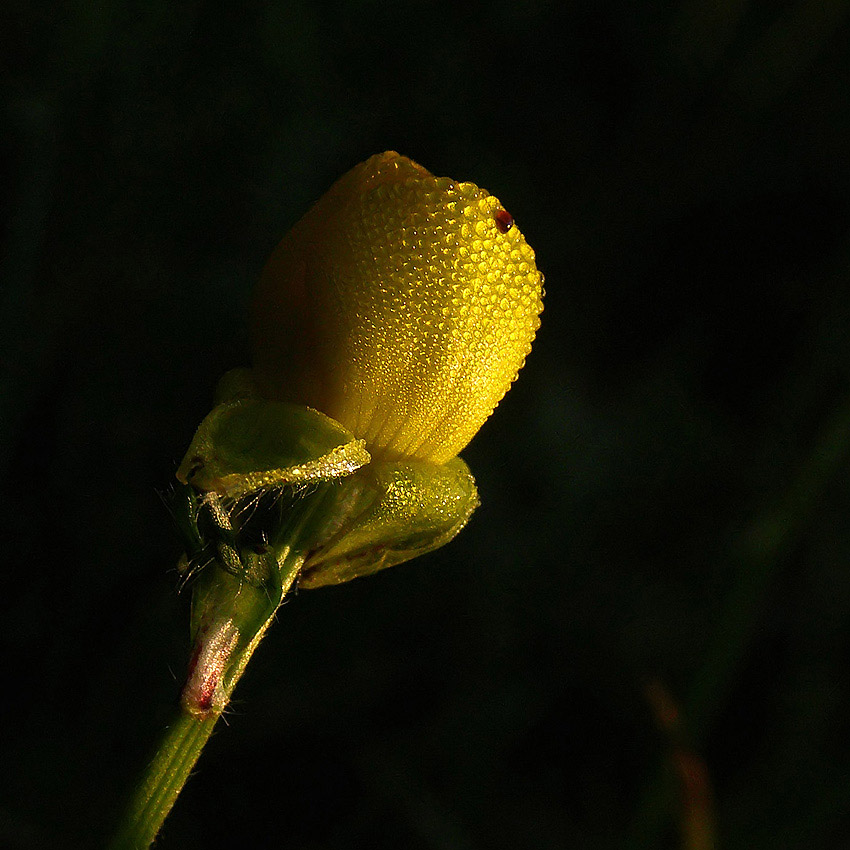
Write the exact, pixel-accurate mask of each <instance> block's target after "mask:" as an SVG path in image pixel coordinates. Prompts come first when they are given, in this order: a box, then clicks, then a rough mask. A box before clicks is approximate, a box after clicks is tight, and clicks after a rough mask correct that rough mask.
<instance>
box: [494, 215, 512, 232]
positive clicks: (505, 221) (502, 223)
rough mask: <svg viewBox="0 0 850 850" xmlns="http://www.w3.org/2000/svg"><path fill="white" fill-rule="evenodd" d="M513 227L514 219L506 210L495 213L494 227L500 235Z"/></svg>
mask: <svg viewBox="0 0 850 850" xmlns="http://www.w3.org/2000/svg"><path fill="white" fill-rule="evenodd" d="M513 226H514V217H513V216H512V215H511V214H510V213H509V212H508V211H507V210H499V211H498V212H497V213H496V227H497V228H498V230H499V232H500V233H507V232H508V231H509V230H510V229H511V228H512V227H513Z"/></svg>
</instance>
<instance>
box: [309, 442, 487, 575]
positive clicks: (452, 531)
mask: <svg viewBox="0 0 850 850" xmlns="http://www.w3.org/2000/svg"><path fill="white" fill-rule="evenodd" d="M335 490H336V493H335V496H336V500H337V502H336V507H335V510H334V511H333V514H334V517H335V519H336V527H332V526H330V525H328V526H326V527H325V529H324V534H325V537H324V542H322V543H321V544H320V545H318V546H317V548H316V549H315V550H314V551H313V553H312V554H311V555H310V556H309V557H308V559H307V561H306V563H305V565H304V568H303V570H302V573H301V578H300V579H299V587H303V588H314V587H322V586H324V585H330V584H340V583H342V582H346V581H350V580H351V579H353V578H357V577H359V576H364V575H369V574H371V573H375V572H378V570H383V569H385V568H386V567H391V566H393V565H395V564H400V563H402V562H404V561H407V560H410V559H411V558H415V557H416V556H417V555H422V554H425V553H426V552H431V551H433V550H434V549H437V548H439V547H440V546H442V545H444V544H445V543H448V542H449V540H451V539H452V538H453V537H454V536H455V535H456V534H457V533H458V532H459V531H460V530H461V529H462V528H463V527H464V526H465V525H466V523H467V522H468V520H469V518H470V516H471V515H472V513H473V511H474V510H475V509H476V508H477V507H478V504H479V500H478V491H477V489H476V487H475V479H474V478H473V477H472V474H471V473H470V471H469V467H467V465H466V464H465V463H464V462H463V460H461V459H460V458H459V457H456V458H453V459H452V460H450V461H448V462H447V463H445V464H433V463H427V462H425V461H393V462H372V463H370V464H369V465H368V466H364V467H363V468H362V469H360V470H358V471H357V472H356V473H355V474H354V475H352V476H351V477H350V478H347V479H345V481H344V482H341V483H340V485H339V486H337V487H335Z"/></svg>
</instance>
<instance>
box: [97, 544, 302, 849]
mask: <svg viewBox="0 0 850 850" xmlns="http://www.w3.org/2000/svg"><path fill="white" fill-rule="evenodd" d="M303 562H304V558H303V556H302V555H301V554H300V553H299V552H297V551H293V550H290V549H288V548H287V550H286V551H285V555H284V557H282V558H281V561H280V584H279V585H277V587H276V590H277V592H276V593H275V595H274V597H272V598H271V599H270V598H269V595H268V593H267V590H268V588H267V587H266V588H262V592H260V593H253V594H252V593H251V592H250V591H249V589H248V588H243V587H240V588H239V590H238V591H237V592H236V595H235V597H234V606H235V607H237V608H238V610H237V611H236V612H235V614H234V615H233V616H232V617H231V616H227V614H226V613H220V614H219V624H218V626H214V627H209V626H208V627H206V628H204V629H202V630H201V631H200V634H199V635H198V638H197V643H196V646H195V650H194V652H193V656H192V661H191V662H190V665H189V673H188V678H187V681H186V685H185V686H184V688H183V694H182V697H181V704H180V709H179V712H178V714H177V716H176V718H175V720H174V721H173V722H172V723H171V724H170V725H169V727H168V728H167V729H166V731H165V734H164V736H163V738H162V740H161V742H160V744H159V747H158V748H157V751H156V754H155V755H154V757H153V759H152V760H151V762H150V764H149V765H148V767H147V769H146V771H145V773H144V775H143V777H142V779H141V781H140V782H139V784H138V786H137V788H136V791H135V794H134V795H133V798H132V801H131V803H130V806H129V808H128V809H127V812H126V813H125V816H124V820H123V822H122V824H121V826H120V828H119V831H118V833H117V834H116V835H115V837H114V838H113V840H112V843H111V844H110V845H109V847H110V850H146V848H148V847H150V845H151V844H152V843H153V841H154V839H155V838H156V836H157V834H158V833H159V830H160V828H161V827H162V824H163V822H164V821H165V818H166V817H167V816H168V813H169V812H170V811H171V809H172V807H173V806H174V803H175V802H176V800H177V797H178V795H179V794H180V792H181V790H182V789H183V786H184V785H185V784H186V781H187V780H188V778H189V774H190V772H191V771H192V768H193V767H194V766H195V763H196V762H197V760H198V758H199V756H200V755H201V752H202V751H203V749H204V746H205V744H206V743H207V741H208V740H209V737H210V735H211V734H212V731H213V728H214V727H215V724H216V722H217V721H218V718H219V717H221V715H222V713H223V711H224V710H225V708H226V707H227V704H228V703H229V702H230V698H231V696H232V694H233V689H234V688H235V686H236V683H237V682H238V681H239V679H240V678H241V676H242V674H243V673H244V671H245V668H246V666H247V664H248V661H249V660H250V658H251V656H252V655H253V653H254V650H255V649H256V648H257V646H258V645H259V643H260V641H261V640H262V638H263V636H264V635H265V632H266V629H267V628H268V627H269V625H270V624H271V622H272V621H273V619H274V617H275V613H276V612H277V609H278V608H279V607H280V604H281V603H282V601H283V598H284V596H285V595H286V593H287V592H288V591H289V589H290V588H291V587H292V585H293V583H294V582H295V580H296V579H297V577H298V574H299V572H300V571H301V566H302V564H303ZM217 581H218V584H219V586H220V585H221V584H222V580H221V576H219V577H218V579H217ZM252 622H253V624H254V625H253V626H251V627H250V628H249V629H248V630H247V633H246V628H245V625H246V624H251V623H252ZM234 623H237V624H238V626H237V625H234ZM234 633H235V637H234ZM222 635H226V636H227V637H228V640H227V641H222V639H221V636H222ZM231 637H233V639H232V640H230V638H231ZM234 648H235V650H236V651H231V650H233V649H234Z"/></svg>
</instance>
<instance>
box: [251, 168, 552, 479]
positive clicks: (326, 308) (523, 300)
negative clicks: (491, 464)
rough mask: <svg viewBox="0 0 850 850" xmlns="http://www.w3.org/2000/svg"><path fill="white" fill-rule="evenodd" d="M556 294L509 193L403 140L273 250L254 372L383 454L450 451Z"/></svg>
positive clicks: (263, 286) (446, 454) (509, 373)
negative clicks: (438, 167) (429, 163)
mask: <svg viewBox="0 0 850 850" xmlns="http://www.w3.org/2000/svg"><path fill="white" fill-rule="evenodd" d="M541 294H542V276H541V274H540V272H538V270H537V267H536V265H535V262H534V252H533V250H532V249H531V248H530V247H529V245H528V244H527V243H526V241H525V239H524V237H523V235H522V233H521V232H520V231H519V228H517V227H516V225H515V224H514V222H513V219H512V218H511V216H510V215H509V214H508V213H507V211H506V210H505V209H504V208H503V207H502V205H501V204H500V202H499V201H498V199H497V198H495V197H493V196H492V195H490V194H489V193H488V192H486V191H485V190H484V189H480V188H479V187H477V186H475V185H474V184H472V183H459V182H456V181H454V180H451V179H449V178H445V177H434V176H433V175H432V174H431V173H429V172H428V171H426V170H425V169H424V168H422V166H420V165H417V164H416V163H415V162H412V161H411V160H409V159H407V158H405V157H403V156H400V155H399V154H397V153H395V152H394V151H388V152H386V153H383V154H378V155H376V156H373V157H372V158H370V159H368V160H367V161H366V162H364V163H362V164H360V165H358V166H356V167H355V168H353V169H352V170H351V171H349V172H348V173H347V174H345V175H344V176H343V177H342V178H340V179H339V180H338V181H337V182H336V183H335V184H334V185H333V186H332V187H331V189H330V190H329V191H328V192H327V193H326V194H325V195H324V196H323V197H322V198H321V199H320V200H319V201H318V202H317V203H316V204H315V206H314V207H313V208H312V209H311V210H310V211H309V212H308V213H307V214H306V215H305V216H304V217H303V218H302V219H301V221H299V222H298V224H296V225H295V227H294V228H293V229H292V230H291V231H290V232H289V233H288V234H287V236H286V237H285V238H284V239H283V241H282V242H281V243H280V245H279V246H278V247H277V249H276V250H275V251H274V253H273V254H272V256H271V258H270V260H269V262H268V263H267V265H266V267H265V269H264V270H263V273H262V277H261V280H260V283H259V285H258V287H257V290H256V293H255V296H254V301H253V306H252V316H251V326H252V341H253V351H254V378H255V381H256V382H257V385H258V386H259V388H260V391H261V392H262V394H263V395H264V396H265V397H266V398H269V399H276V400H282V401H289V402H294V403H297V404H305V405H308V406H310V407H313V408H315V409H317V410H319V411H321V412H322V413H325V414H327V415H328V416H330V417H331V418H332V419H335V420H337V421H338V422H340V423H341V424H342V425H343V426H344V427H345V428H347V429H348V430H349V431H351V433H353V434H354V435H355V436H357V437H358V438H362V439H364V440H365V441H366V447H367V449H368V451H369V452H370V454H371V455H372V457H373V458H374V459H376V460H392V459H402V458H413V459H418V460H425V461H431V462H433V463H439V464H441V463H445V462H446V461H447V460H449V459H450V458H452V457H454V456H455V455H457V453H458V452H459V451H460V450H461V449H463V448H464V446H466V444H467V443H468V442H469V441H470V440H471V439H472V437H473V436H474V435H475V433H476V432H477V431H478V429H479V428H480V427H481V425H482V424H483V423H484V421H485V420H486V419H487V417H488V416H489V415H490V413H491V412H492V411H493V409H494V408H495V407H496V405H497V404H498V403H499V401H500V400H501V398H502V396H504V394H505V393H506V392H507V390H508V389H509V387H510V385H511V382H512V381H513V380H514V379H515V378H516V376H517V373H518V371H519V369H520V368H521V367H522V365H523V363H524V361H525V358H526V355H527V354H528V353H529V351H530V350H531V342H532V340H533V339H534V335H535V332H536V330H537V328H538V327H539V324H540V319H539V314H540V312H541V310H542V309H543V305H542V301H541Z"/></svg>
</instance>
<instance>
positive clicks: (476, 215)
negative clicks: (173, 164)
mask: <svg viewBox="0 0 850 850" xmlns="http://www.w3.org/2000/svg"><path fill="white" fill-rule="evenodd" d="M542 280H543V279H542V276H541V275H540V273H539V272H538V271H537V268H536V266H535V264H534V252H533V251H532V250H531V248H529V246H528V245H527V244H526V242H525V239H524V238H523V236H522V234H521V233H520V232H519V229H518V228H517V227H516V226H515V225H514V222H513V219H512V218H511V216H510V215H509V214H508V212H507V211H506V210H505V209H504V208H503V207H502V205H501V204H500V203H499V201H498V200H497V199H496V198H494V197H492V196H491V195H489V194H488V193H487V192H485V191H484V190H483V189H479V188H478V187H477V186H474V185H473V184H472V183H456V182H455V181H453V180H449V179H448V178H444V177H434V176H433V175H432V174H430V173H429V172H427V171H426V170H425V169H424V168H422V167H421V166H419V165H417V164H416V163H414V162H411V161H410V160H409V159H405V158H404V157H402V156H399V155H398V154H397V153H394V152H392V151H390V152H387V153H383V154H379V155H378V156H374V157H372V158H371V159H369V160H367V161H366V162H364V163H362V164H361V165H358V166H357V167H356V168H353V169H352V170H351V171H349V172H348V174H346V175H344V176H343V177H342V178H341V179H340V180H338V181H337V182H336V183H335V184H334V185H333V186H332V187H331V189H330V190H329V191H328V192H327V193H326V194H325V195H324V196H323V197H322V198H321V199H320V200H319V201H318V203H317V204H316V205H315V206H314V207H313V208H312V209H311V210H310V211H309V212H308V213H307V214H306V215H305V216H304V218H302V219H301V221H300V222H298V224H296V225H295V227H294V228H293V229H292V230H291V231H290V233H289V234H288V235H287V236H286V237H285V238H284V239H283V241H282V242H281V243H280V245H279V246H278V247H277V249H276V250H275V252H274V253H273V254H272V256H271V259H270V260H269V262H268V264H267V265H266V267H265V269H264V271H263V274H262V278H261V280H260V283H259V285H258V287H257V290H256V295H255V297H254V301H253V306H252V322H251V324H252V338H253V348H254V368H253V369H251V370H249V369H234V370H232V371H230V372H228V373H227V374H226V375H224V377H223V378H222V379H221V381H220V382H219V385H218V388H217V390H216V398H215V404H214V406H213V409H212V410H211V411H210V412H209V413H208V414H207V416H206V417H204V419H203V421H202V422H201V424H200V425H199V426H198V429H197V431H196V432H195V435H194V437H193V438H192V441H191V443H190V444H189V449H188V451H187V452H186V455H185V457H184V458H183V460H182V462H181V463H180V466H179V467H178V469H177V471H176V476H177V480H178V482H179V484H178V485H175V487H174V489H173V492H172V494H171V499H170V506H171V511H172V516H173V518H174V521H175V524H176V526H177V528H178V530H179V532H180V534H181V536H182V538H183V544H184V550H185V551H184V555H183V556H182V557H181V559H180V561H179V563H178V571H179V572H180V574H181V576H182V577H183V581H184V582H186V583H191V587H192V607H191V618H190V619H191V632H192V644H193V649H192V652H191V654H190V656H189V663H188V667H187V671H186V679H185V682H184V684H183V688H182V691H181V697H180V709H179V714H178V715H177V716H176V718H175V719H174V721H173V722H172V723H171V724H170V726H169V727H168V730H167V731H166V733H165V735H164V737H163V740H162V743H161V745H160V747H159V750H158V751H157V754H156V756H155V757H154V759H153V760H152V761H151V762H150V763H149V765H148V768H147V771H146V773H145V775H144V778H143V781H142V782H141V783H140V785H139V786H138V789H137V791H136V794H135V795H134V797H133V799H132V801H131V803H130V807H129V809H128V812H127V816H126V818H125V820H124V822H123V824H122V826H121V829H120V831H119V833H118V835H117V836H116V838H115V840H114V842H113V844H112V847H113V848H114V850H125V848H137V847H147V846H149V845H150V844H151V843H152V842H153V840H154V838H155V837H156V834H157V832H158V830H159V827H160V825H161V824H162V821H163V819H164V818H165V816H166V815H167V814H168V812H169V810H170V809H171V806H172V805H173V804H174V801H175V799H176V797H177V795H178V794H179V792H180V789H181V788H182V787H183V784H184V783H185V782H186V779H187V778H188V776H189V774H190V772H191V770H192V767H193V766H194V764H195V761H196V760H197V758H198V756H199V754H200V752H201V749H202V748H203V746H204V744H205V742H206V740H207V739H208V737H209V735H210V734H211V732H212V730H213V727H214V725H215V723H216V720H217V719H218V717H220V716H221V714H222V712H223V711H224V710H225V708H226V706H227V704H228V702H229V701H230V699H231V696H232V694H233V689H234V688H235V687H236V683H237V682H238V681H239V678H240V677H241V676H242V673H243V672H244V670H245V666H246V665H247V664H248V662H249V660H250V658H251V656H252V654H253V652H254V650H255V649H256V648H257V646H258V645H259V643H260V641H261V640H262V638H263V635H264V634H265V632H266V630H267V629H268V627H269V626H270V625H271V623H272V621H273V620H274V618H275V616H276V613H277V611H278V609H279V608H280V606H281V604H282V603H283V601H284V599H285V598H286V596H287V594H288V593H289V592H290V590H291V589H292V588H293V587H295V586H296V585H297V586H298V587H302V588H316V587H324V586H327V585H331V584H340V583H342V582H347V581H350V580H352V579H355V578H358V577H360V576H365V575H369V574H371V573H375V572H377V571H378V570H382V569H385V568H386V567H390V566H393V565H394V564H400V563H402V562H404V561H407V560H410V559H411V558H414V557H416V556H417V555H421V554H424V553H426V552H430V551H433V550H434V549H436V548H438V547H440V546H442V545H444V544H445V543H448V542H449V541H450V540H451V539H452V538H453V537H454V536H455V535H456V534H457V533H458V532H459V531H460V530H461V529H462V528H463V527H464V526H465V525H466V523H467V521H468V520H469V518H470V516H471V515H472V513H473V512H474V511H475V509H476V507H477V506H478V504H479V500H478V491H477V489H476V486H475V479H474V478H473V477H472V473H471V472H470V471H469V468H468V467H467V465H466V463H465V462H464V461H463V460H462V459H461V458H460V457H457V454H458V452H459V451H460V450H461V449H462V448H463V447H464V446H465V445H466V444H467V443H468V442H469V441H470V440H471V439H472V437H473V436H474V435H475V433H476V431H478V429H479V428H480V427H481V425H482V423H483V422H484V420H485V419H487V417H488V416H489V415H490V413H492V411H493V409H494V408H495V406H496V405H497V404H498V403H499V401H500V400H501V398H502V396H503V395H504V394H505V393H506V392H507V390H508V388H509V387H510V385H511V382H512V381H513V380H514V378H515V377H516V375H517V372H518V371H519V369H520V368H521V367H522V365H523V363H524V361H525V357H526V355H527V354H528V352H529V351H530V350H531V342H532V340H533V338H534V334H535V332H536V330H537V328H538V326H539V324H540V319H539V315H540V311H541V310H542V309H543V305H542V303H541V295H542V286H541V284H542Z"/></svg>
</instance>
